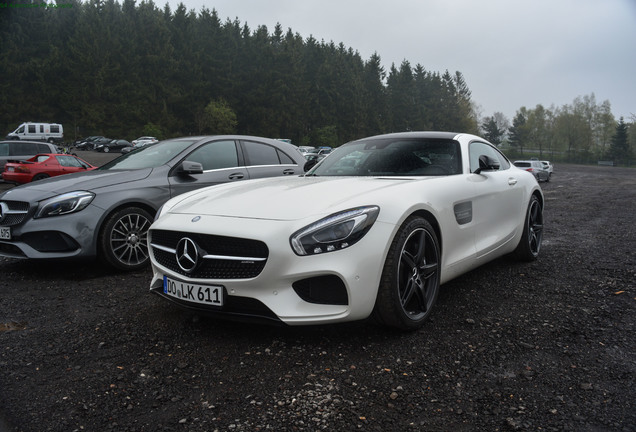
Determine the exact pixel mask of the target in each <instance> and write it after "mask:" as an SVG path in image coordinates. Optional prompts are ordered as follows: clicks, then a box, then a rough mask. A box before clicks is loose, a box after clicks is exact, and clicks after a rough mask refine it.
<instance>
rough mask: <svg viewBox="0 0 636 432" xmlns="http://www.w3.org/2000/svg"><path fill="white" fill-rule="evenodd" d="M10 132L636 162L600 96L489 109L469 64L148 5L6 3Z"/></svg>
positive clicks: (0, 94)
mask: <svg viewBox="0 0 636 432" xmlns="http://www.w3.org/2000/svg"><path fill="white" fill-rule="evenodd" d="M0 41H1V45H0V76H2V79H1V80H0V106H2V109H0V133H3V134H6V133H8V132H11V131H13V130H14V129H15V128H16V127H17V126H18V125H19V124H20V123H22V122H25V121H42V122H55V123H61V124H63V126H64V130H65V138H66V140H67V141H73V140H75V139H77V138H80V137H84V136H89V135H104V136H108V137H112V138H124V139H128V140H132V139H134V138H136V137H138V136H141V135H153V136H157V137H159V138H168V137H174V136H183V135H198V134H216V133H240V134H249V135H259V136H267V137H272V138H286V139H291V140H292V142H293V143H294V144H297V145H329V146H338V145H340V144H342V143H344V142H347V141H349V140H352V139H356V138H361V137H364V136H370V135H375V134H379V133H386V132H398V131H408V130H450V131H458V132H470V133H475V134H480V135H483V136H485V137H486V138H487V139H489V140H491V142H493V143H495V144H497V145H501V146H502V147H504V148H507V149H508V150H509V151H510V152H512V153H513V154H515V155H517V154H521V155H524V154H534V153H536V154H537V155H540V156H542V157H543V158H548V157H551V158H552V159H553V160H571V161H576V162H589V161H593V160H596V159H603V158H608V157H609V158H615V159H620V160H622V161H623V163H630V161H631V160H632V158H633V155H634V148H636V145H635V144H634V138H635V137H636V131H635V126H634V125H635V123H636V121H635V119H634V118H632V119H627V122H626V121H625V120H624V119H620V121H617V120H616V119H615V118H614V116H613V115H612V113H611V106H610V103H609V101H604V102H602V103H598V104H597V103H596V100H595V97H594V94H591V95H587V96H583V97H581V96H579V97H577V98H576V99H575V100H574V101H573V103H572V105H566V106H563V107H554V106H552V107H550V108H544V107H543V106H541V105H538V106H537V107H535V108H531V109H527V108H525V107H521V108H520V109H519V110H518V111H517V113H516V115H515V117H514V119H513V120H512V122H511V121H509V120H508V119H507V118H505V116H503V114H501V113H494V114H493V115H491V116H485V117H482V114H481V113H480V108H479V105H478V103H477V102H478V101H473V100H472V99H471V91H470V89H469V88H468V85H467V83H466V80H465V79H464V76H463V75H462V73H461V72H460V71H455V72H449V71H448V70H446V71H443V72H442V71H430V70H427V69H426V68H425V66H423V65H420V64H417V65H415V66H413V65H411V64H410V63H409V61H408V60H404V61H403V62H402V63H401V64H400V65H394V64H393V65H391V66H390V67H389V68H388V70H387V69H385V67H384V66H383V64H382V61H381V58H380V56H379V55H377V54H374V55H372V56H371V57H370V58H368V59H363V58H361V56H360V54H359V53H358V52H357V51H356V50H355V49H354V48H351V47H346V46H344V45H343V44H342V43H339V44H338V43H334V42H333V41H330V42H326V41H324V40H316V39H315V38H313V37H312V36H309V37H302V36H301V35H300V34H299V33H295V32H294V31H293V30H292V29H291V28H289V29H286V30H285V29H283V28H282V26H281V25H280V24H279V25H276V26H275V28H274V29H268V28H267V27H266V26H259V27H257V28H249V27H248V26H247V24H242V23H241V22H240V20H239V19H238V18H237V19H235V20H229V19H226V20H222V19H220V18H219V16H218V14H217V12H216V11H215V10H214V9H212V10H210V9H207V8H203V9H201V10H200V11H195V10H187V9H186V7H185V6H184V5H183V4H180V5H179V6H178V7H177V8H176V9H175V10H171V8H170V7H169V6H168V5H167V4H166V5H165V6H164V7H163V8H161V7H159V6H157V5H156V4H155V3H154V2H153V1H150V0H142V1H140V2H138V1H136V0H123V1H121V2H119V1H115V0H89V1H84V2H82V1H79V0H57V1H56V2H55V3H53V2H51V3H46V2H38V1H33V0H31V1H27V0H14V1H13V2H11V1H9V2H7V3H0Z"/></svg>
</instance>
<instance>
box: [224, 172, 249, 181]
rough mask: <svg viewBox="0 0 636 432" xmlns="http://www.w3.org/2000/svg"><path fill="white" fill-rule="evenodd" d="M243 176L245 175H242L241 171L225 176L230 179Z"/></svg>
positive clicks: (237, 178) (238, 178)
mask: <svg viewBox="0 0 636 432" xmlns="http://www.w3.org/2000/svg"><path fill="white" fill-rule="evenodd" d="M243 177H245V176H244V175H243V173H234V174H230V175H229V176H227V178H229V179H230V180H240V179H242V178H243Z"/></svg>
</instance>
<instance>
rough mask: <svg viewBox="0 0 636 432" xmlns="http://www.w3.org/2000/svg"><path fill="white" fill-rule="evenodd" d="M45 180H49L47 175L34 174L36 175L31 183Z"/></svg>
mask: <svg viewBox="0 0 636 432" xmlns="http://www.w3.org/2000/svg"><path fill="white" fill-rule="evenodd" d="M45 178H49V175H48V174H36V175H34V176H33V178H32V179H31V181H32V182H34V181H38V180H44V179H45Z"/></svg>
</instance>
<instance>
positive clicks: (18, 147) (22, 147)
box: [10, 142, 38, 156]
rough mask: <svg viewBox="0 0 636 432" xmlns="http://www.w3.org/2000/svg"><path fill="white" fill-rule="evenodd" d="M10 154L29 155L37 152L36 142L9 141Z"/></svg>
mask: <svg viewBox="0 0 636 432" xmlns="http://www.w3.org/2000/svg"><path fill="white" fill-rule="evenodd" d="M10 153H11V156H29V155H31V156H32V155H36V154H37V153H38V147H37V144H33V143H20V142H17V143H11V150H10Z"/></svg>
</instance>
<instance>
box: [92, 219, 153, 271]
mask: <svg viewBox="0 0 636 432" xmlns="http://www.w3.org/2000/svg"><path fill="white" fill-rule="evenodd" d="M152 220H153V218H152V216H151V215H150V213H148V212H147V211H146V210H144V209H142V208H139V207H129V208H124V209H121V210H119V211H117V212H115V213H113V214H111V215H110V216H109V217H108V219H106V222H105V223H104V226H103V228H102V230H101V232H100V235H99V238H98V248H99V254H100V258H101V259H102V260H103V261H104V262H105V263H106V264H108V265H110V266H112V267H114V268H116V269H119V270H127V271H132V270H139V269H141V268H143V267H146V266H147V265H148V264H149V262H150V261H149V256H148V244H147V243H146V241H147V236H148V228H150V224H152Z"/></svg>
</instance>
